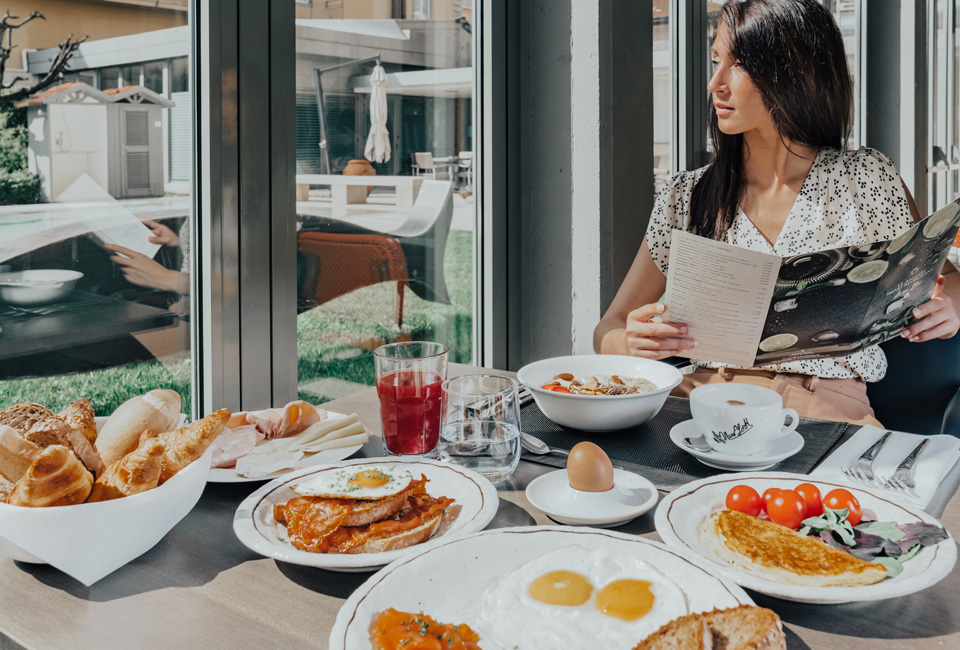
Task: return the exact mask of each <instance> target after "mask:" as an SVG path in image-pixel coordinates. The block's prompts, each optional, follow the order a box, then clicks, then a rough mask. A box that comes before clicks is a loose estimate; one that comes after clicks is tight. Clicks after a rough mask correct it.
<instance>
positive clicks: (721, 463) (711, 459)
mask: <svg viewBox="0 0 960 650" xmlns="http://www.w3.org/2000/svg"><path fill="white" fill-rule="evenodd" d="M702 433H703V431H702V430H701V429H700V427H698V426H697V423H696V422H694V421H693V420H686V421H684V422H680V423H678V424H675V425H673V428H672V429H670V440H671V442H673V444H675V445H676V446H677V447H679V448H680V449H682V450H683V451H685V452H687V453H688V454H690V455H691V456H693V457H694V458H696V459H697V460H699V461H700V462H701V463H703V464H704V465H707V466H709V467H716V468H718V469H726V470H730V471H759V470H761V469H766V468H768V467H773V466H774V465H776V464H777V463H779V462H780V461H782V460H785V459H787V458H790V457H791V456H793V455H794V454H796V453H797V452H799V451H800V450H801V449H803V443H804V440H803V436H802V435H800V434H799V433H797V432H796V431H791V432H790V433H788V434H786V435H784V436H781V437H780V438H776V439H774V440H771V441H770V442H768V443H767V444H766V445H764V446H763V449H761V450H760V451H758V452H757V453H755V454H750V455H749V456H734V455H732V454H724V453H721V452H719V451H713V450H712V449H711V450H710V451H698V450H696V449H691V448H690V447H688V446H686V445H685V444H683V439H684V438H696V437H697V436H699V435H701V434H702Z"/></svg>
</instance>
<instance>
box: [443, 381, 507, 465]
mask: <svg viewBox="0 0 960 650" xmlns="http://www.w3.org/2000/svg"><path fill="white" fill-rule="evenodd" d="M519 386H520V385H519V384H518V383H517V382H516V380H513V379H510V378H509V377H502V376H500V375H464V376H462V377H454V378H453V379H447V380H446V381H444V382H443V428H442V429H441V431H440V448H439V452H440V459H441V460H444V461H448V462H451V463H456V464H457V465H461V466H463V467H466V468H469V469H472V470H473V471H475V472H477V473H479V474H482V475H483V476H485V477H486V478H487V479H489V480H490V481H491V482H492V483H497V482H499V481H505V480H506V479H508V478H510V475H511V474H513V471H514V470H515V469H517V464H518V463H519V462H520V399H519V397H518V395H517V391H518V388H519Z"/></svg>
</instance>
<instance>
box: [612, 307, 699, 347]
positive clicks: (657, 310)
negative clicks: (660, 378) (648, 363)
mask: <svg viewBox="0 0 960 650" xmlns="http://www.w3.org/2000/svg"><path fill="white" fill-rule="evenodd" d="M665 310H666V306H665V305H663V304H661V303H654V304H651V305H644V306H643V307H640V308H638V309H634V310H633V311H632V312H630V313H629V314H628V315H627V327H626V330H625V331H624V335H623V336H624V343H625V344H626V349H627V354H629V355H631V356H634V357H643V358H645V359H666V358H667V357H672V356H674V355H676V354H677V353H679V352H683V351H685V350H692V349H693V348H694V346H695V345H696V342H695V341H694V340H693V339H691V338H687V337H686V334H687V332H688V331H689V330H688V328H687V325H686V323H660V322H654V321H653V320H652V319H653V317H654V316H660V315H662V314H663V312H664V311H665Z"/></svg>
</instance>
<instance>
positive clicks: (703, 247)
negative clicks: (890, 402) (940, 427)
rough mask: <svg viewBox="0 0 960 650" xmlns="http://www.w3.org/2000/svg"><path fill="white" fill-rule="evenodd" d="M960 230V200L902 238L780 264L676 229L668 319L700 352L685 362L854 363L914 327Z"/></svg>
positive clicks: (776, 258) (695, 351) (667, 297)
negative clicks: (847, 359) (916, 311)
mask: <svg viewBox="0 0 960 650" xmlns="http://www.w3.org/2000/svg"><path fill="white" fill-rule="evenodd" d="M958 227H960V199H957V200H955V201H953V202H952V203H950V204H948V205H946V206H945V207H943V208H941V209H940V210H938V211H937V212H935V213H934V214H932V215H930V216H929V217H927V218H926V219H924V220H923V221H921V222H920V223H918V224H916V225H914V226H913V227H912V228H911V229H910V230H908V231H907V232H905V233H903V234H902V235H900V236H899V237H897V238H895V239H892V240H889V241H880V242H874V243H871V244H864V245H859V246H844V247H841V248H831V249H827V250H822V251H818V252H815V253H806V254H803V255H793V256H790V257H785V258H783V257H780V256H778V255H771V254H767V253H761V252H758V251H752V250H747V249H744V248H739V247H737V246H732V245H730V244H727V243H725V242H719V241H715V240H713V239H707V238H705V237H699V236H697V235H693V234H691V233H688V232H685V231H683V230H674V231H673V234H672V235H671V240H670V269H669V272H668V274H667V291H666V294H665V295H664V299H663V302H664V304H666V305H667V312H666V314H665V316H664V320H669V321H672V322H680V323H687V324H688V325H689V328H690V334H689V335H690V336H691V337H692V338H693V339H694V340H696V342H697V347H696V348H694V349H693V350H690V351H686V352H681V353H680V354H679V356H683V357H689V358H694V359H698V360H702V361H716V362H720V363H729V364H732V365H736V366H744V367H752V366H757V365H764V364H769V363H781V362H786V361H796V360H800V359H819V358H824V357H838V356H846V355H848V354H851V353H853V352H856V351H858V350H861V349H863V348H865V347H867V346H871V345H876V344H878V343H883V342H884V341H887V340H889V339H891V338H893V337H895V336H898V335H899V333H900V330H901V329H903V328H904V327H906V326H907V325H909V324H910V323H912V322H914V321H915V320H916V319H915V318H914V317H913V308H914V307H917V306H919V305H922V304H923V303H925V302H927V301H928V300H929V299H930V296H931V294H932V293H933V290H934V288H935V286H936V282H937V276H938V275H939V274H940V271H941V268H942V267H943V263H944V261H945V260H946V258H947V253H948V252H949V250H950V245H951V244H952V242H953V240H954V237H956V234H957V229H958Z"/></svg>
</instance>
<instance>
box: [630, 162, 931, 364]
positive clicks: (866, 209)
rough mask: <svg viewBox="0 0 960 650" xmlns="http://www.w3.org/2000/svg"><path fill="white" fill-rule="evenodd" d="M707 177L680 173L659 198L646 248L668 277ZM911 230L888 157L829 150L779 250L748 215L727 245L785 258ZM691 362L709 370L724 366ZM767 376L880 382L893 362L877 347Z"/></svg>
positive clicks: (735, 226)
mask: <svg viewBox="0 0 960 650" xmlns="http://www.w3.org/2000/svg"><path fill="white" fill-rule="evenodd" d="M704 170H706V167H702V168H700V169H696V170H694V171H689V172H681V173H679V174H677V175H676V176H674V177H673V178H672V179H671V180H670V182H669V183H667V185H666V187H664V188H663V189H662V190H661V191H660V194H659V195H658V196H657V201H656V204H655V205H654V208H653V213H652V214H651V216H650V224H649V226H648V227H647V246H648V248H649V249H650V254H651V256H653V260H654V262H656V263H657V266H659V267H660V270H661V271H663V273H664V275H666V274H667V269H668V268H669V266H670V231H671V230H673V229H674V228H682V229H684V230H688V229H689V226H690V196H691V194H692V192H693V188H694V186H695V185H696V184H697V181H699V180H700V177H701V176H702V175H703V172H704ZM912 225H913V218H912V216H911V214H910V206H909V204H908V203H907V197H906V194H905V193H904V191H903V185H902V184H901V181H900V175H899V173H898V172H897V169H896V167H895V166H894V164H893V162H892V161H891V160H890V159H889V158H887V157H886V156H885V155H883V154H882V153H880V152H879V151H876V150H875V149H870V148H868V147H861V148H860V149H857V150H855V151H854V150H845V149H833V148H829V147H824V148H821V149H820V151H818V152H817V155H816V158H815V159H814V161H813V166H812V167H811V168H810V172H809V173H808V174H807V178H806V180H805V181H804V183H803V186H802V187H801V189H800V194H799V195H798V196H797V200H796V202H795V203H794V205H793V208H791V210H790V213H789V214H788V215H787V220H786V223H784V225H783V230H782V231H781V232H780V235H779V237H778V238H777V241H776V242H775V243H774V245H773V246H771V245H770V242H769V241H767V239H766V238H765V237H764V236H763V235H762V234H760V231H759V230H757V228H756V226H754V225H753V222H752V221H750V219H749V218H748V217H747V215H745V214H744V213H743V211H742V210H741V211H740V212H739V213H738V214H737V217H736V219H735V220H734V222H733V225H731V227H730V229H729V230H727V233H726V236H725V237H724V241H726V242H727V243H728V244H733V245H734V246H741V247H743V248H747V249H750V250H755V251H761V252H764V253H775V254H776V255H779V256H781V257H787V256H790V255H801V254H804V253H814V252H817V251H820V250H823V249H826V248H838V247H840V246H857V245H861V244H869V243H872V242H876V241H882V240H886V239H893V238H894V237H896V236H897V235H899V234H901V233H903V232H904V231H906V230H908V229H909V228H910V227H911V226H912ZM693 363H694V365H697V366H702V367H706V368H719V367H721V366H722V365H725V364H719V363H707V362H702V361H696V360H694V361H693ZM764 369H770V370H775V371H777V372H794V373H800V374H805V375H817V376H819V377H824V378H832V379H847V378H853V377H859V378H861V379H863V380H865V381H879V380H880V379H882V378H883V375H884V373H885V372H886V370H887V359H886V357H885V356H884V354H883V350H881V349H880V348H879V346H871V347H869V348H866V349H864V350H861V351H859V352H855V353H853V354H850V355H848V356H845V357H834V358H830V359H811V360H807V361H791V362H788V363H777V364H770V365H766V366H764Z"/></svg>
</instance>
